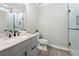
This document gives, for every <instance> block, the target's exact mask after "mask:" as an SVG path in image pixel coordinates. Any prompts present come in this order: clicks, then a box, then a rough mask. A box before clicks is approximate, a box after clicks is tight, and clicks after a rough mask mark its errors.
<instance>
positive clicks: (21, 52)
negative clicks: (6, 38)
mask: <svg viewBox="0 0 79 59" xmlns="http://www.w3.org/2000/svg"><path fill="white" fill-rule="evenodd" d="M26 55H27V52H26V48H24V49H22V50H20V51H18V52H17V53H16V54H15V55H14V56H26Z"/></svg>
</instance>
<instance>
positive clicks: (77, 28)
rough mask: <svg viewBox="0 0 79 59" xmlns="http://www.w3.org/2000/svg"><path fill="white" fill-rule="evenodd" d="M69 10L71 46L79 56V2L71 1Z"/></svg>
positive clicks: (71, 49)
mask: <svg viewBox="0 0 79 59" xmlns="http://www.w3.org/2000/svg"><path fill="white" fill-rule="evenodd" d="M69 10H70V11H69V43H70V46H69V48H70V52H71V54H72V55H78V56H79V3H69Z"/></svg>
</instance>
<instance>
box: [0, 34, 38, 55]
mask: <svg viewBox="0 0 79 59" xmlns="http://www.w3.org/2000/svg"><path fill="white" fill-rule="evenodd" d="M37 40H38V34H36V33H35V34H27V35H25V36H18V37H12V38H5V39H2V40H0V56H36V55H38V49H37V45H38V42H37Z"/></svg>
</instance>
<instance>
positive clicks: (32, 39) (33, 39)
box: [30, 36, 38, 43]
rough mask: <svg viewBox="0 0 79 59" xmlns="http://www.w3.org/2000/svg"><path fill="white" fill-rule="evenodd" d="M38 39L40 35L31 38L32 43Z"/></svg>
mask: <svg viewBox="0 0 79 59" xmlns="http://www.w3.org/2000/svg"><path fill="white" fill-rule="evenodd" d="M37 40H38V37H37V36H34V37H32V38H30V43H33V42H34V41H37Z"/></svg>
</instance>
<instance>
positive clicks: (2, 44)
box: [0, 33, 38, 51]
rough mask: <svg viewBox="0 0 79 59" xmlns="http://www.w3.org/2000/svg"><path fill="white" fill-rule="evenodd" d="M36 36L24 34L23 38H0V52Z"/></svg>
mask: <svg viewBox="0 0 79 59" xmlns="http://www.w3.org/2000/svg"><path fill="white" fill-rule="evenodd" d="M36 35H38V34H37V33H35V34H26V35H24V36H16V37H11V38H9V37H5V38H0V51H3V50H5V49H7V48H10V47H12V46H15V45H16V44H19V43H21V42H23V41H25V40H28V39H30V38H32V37H34V36H36Z"/></svg>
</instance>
